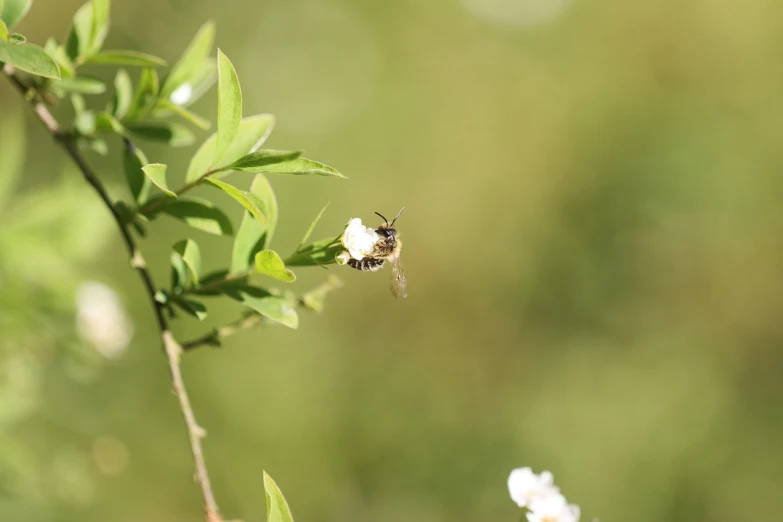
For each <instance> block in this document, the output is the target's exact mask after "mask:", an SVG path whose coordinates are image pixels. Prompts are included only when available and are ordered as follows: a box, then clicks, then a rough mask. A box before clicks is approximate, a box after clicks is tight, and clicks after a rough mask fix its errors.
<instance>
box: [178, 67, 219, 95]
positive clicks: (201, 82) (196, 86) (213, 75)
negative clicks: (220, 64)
mask: <svg viewBox="0 0 783 522" xmlns="http://www.w3.org/2000/svg"><path fill="white" fill-rule="evenodd" d="M216 81H217V64H215V60H214V59H212V58H206V59H204V61H203V62H201V65H200V66H199V67H198V68H197V69H196V72H195V73H193V76H192V78H191V80H190V82H188V86H189V88H190V97H189V98H188V99H187V100H186V101H185V102H184V103H179V105H180V106H182V107H188V106H190V105H193V104H194V103H195V102H196V101H198V99H199V98H201V97H202V96H203V95H204V94H205V93H206V92H207V91H208V90H209V89H211V88H212V86H213V85H214V84H215V82H216Z"/></svg>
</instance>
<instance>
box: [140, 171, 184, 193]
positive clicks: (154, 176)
mask: <svg viewBox="0 0 783 522" xmlns="http://www.w3.org/2000/svg"><path fill="white" fill-rule="evenodd" d="M141 170H143V171H144V174H146V175H147V177H148V178H150V181H152V182H153V183H154V184H155V186H156V187H158V188H159V189H160V190H161V191H163V193H164V194H166V195H167V196H171V197H173V198H176V197H177V195H176V194H175V193H174V192H172V191H171V190H169V187H168V185H167V184H166V165H164V164H162V163H150V164H149V165H145V166H144V167H142V168H141Z"/></svg>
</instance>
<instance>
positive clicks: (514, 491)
mask: <svg viewBox="0 0 783 522" xmlns="http://www.w3.org/2000/svg"><path fill="white" fill-rule="evenodd" d="M508 493H509V495H511V500H513V501H514V502H516V503H517V505H518V506H519V507H521V508H523V507H527V508H530V506H531V505H532V504H533V502H534V501H536V500H539V499H546V498H549V497H552V496H555V495H558V494H559V493H560V489H559V488H557V487H556V486H555V485H554V477H553V476H552V473H550V472H548V471H542V472H541V474H540V475H536V474H535V473H533V470H531V469H530V468H517V469H515V470H513V471H512V472H511V474H510V475H509V476H508Z"/></svg>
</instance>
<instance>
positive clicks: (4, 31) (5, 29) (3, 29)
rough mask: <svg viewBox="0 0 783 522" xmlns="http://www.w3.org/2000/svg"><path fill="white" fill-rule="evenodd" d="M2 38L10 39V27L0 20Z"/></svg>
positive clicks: (0, 36)
mask: <svg viewBox="0 0 783 522" xmlns="http://www.w3.org/2000/svg"><path fill="white" fill-rule="evenodd" d="M0 40H4V41H6V42H7V41H8V27H6V26H5V22H3V21H2V20H0Z"/></svg>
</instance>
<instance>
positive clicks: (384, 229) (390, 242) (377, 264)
mask: <svg viewBox="0 0 783 522" xmlns="http://www.w3.org/2000/svg"><path fill="white" fill-rule="evenodd" d="M403 210H405V207H402V208H401V209H400V211H399V212H397V215H396V216H395V217H394V219H392V222H391V223H389V220H388V219H386V218H385V217H383V215H382V214H379V213H378V212H376V214H378V215H379V216H380V217H381V219H383V223H381V224H380V225H378V228H376V229H375V233H376V234H378V235H379V236H381V237H380V239H379V240H378V242H377V243H375V246H374V247H373V251H372V252H371V253H370V254H369V255H367V256H365V257H364V258H363V259H350V260H348V266H350V267H352V268H355V269H357V270H369V271H370V272H375V271H377V270H380V269H381V267H382V266H383V264H384V263H385V262H386V261H389V262H390V263H391V265H392V273H391V293H392V295H393V296H394V297H407V296H408V280H407V278H406V277H405V270H404V269H403V267H402V260H401V259H400V251H401V250H402V241H401V240H400V235H399V233H397V229H395V228H394V223H395V222H396V221H397V218H399V217H400V214H402V211H403Z"/></svg>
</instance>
